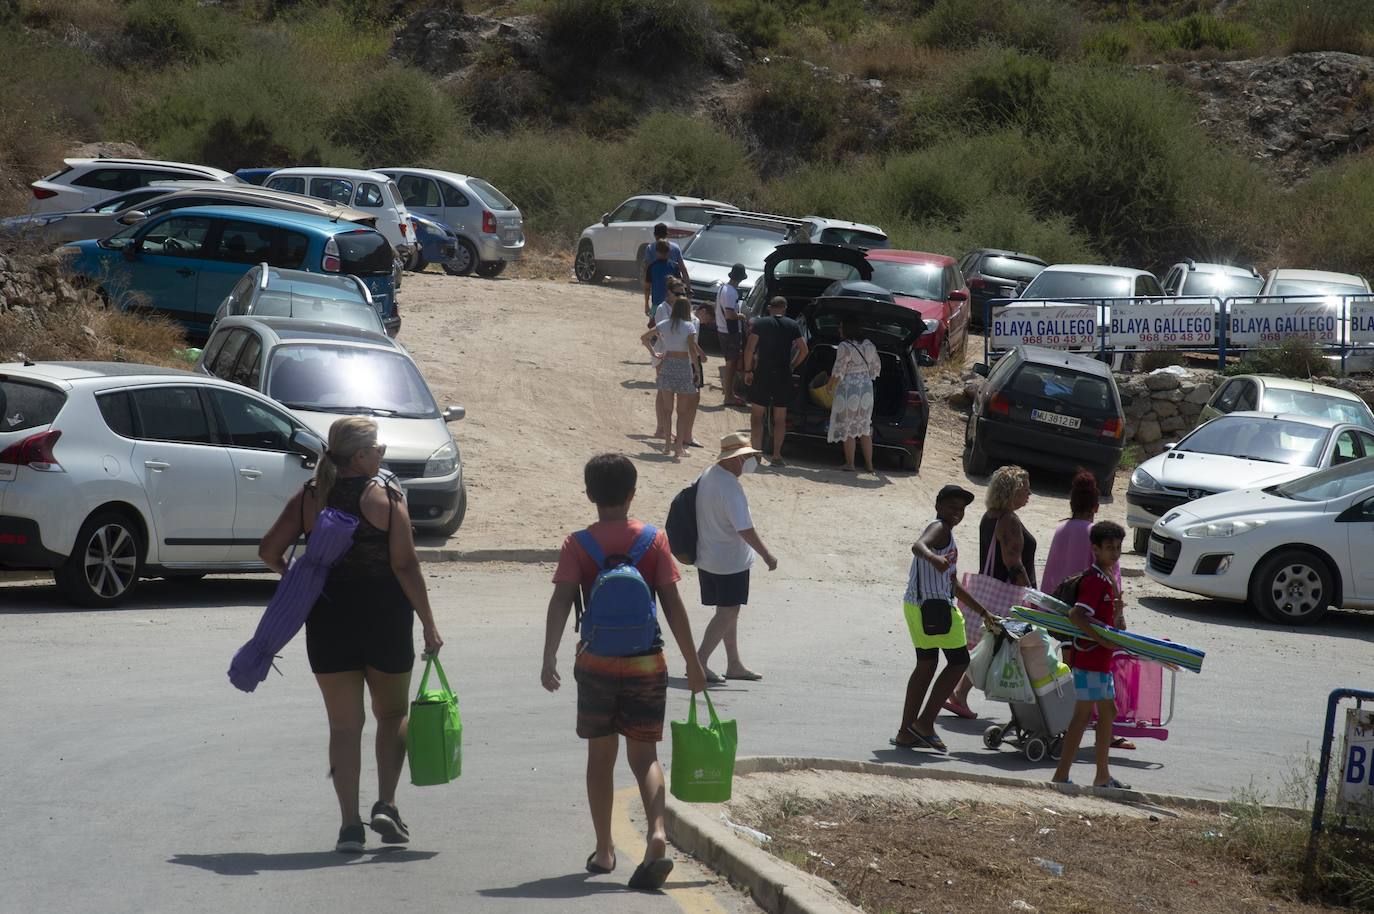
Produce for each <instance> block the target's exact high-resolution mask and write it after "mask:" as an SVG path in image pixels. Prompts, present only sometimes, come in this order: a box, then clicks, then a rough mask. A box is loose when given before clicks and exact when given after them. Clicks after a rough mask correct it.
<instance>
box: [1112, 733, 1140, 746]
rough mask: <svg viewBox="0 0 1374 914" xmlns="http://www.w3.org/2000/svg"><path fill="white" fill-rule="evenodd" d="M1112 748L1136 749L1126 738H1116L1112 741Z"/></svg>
mask: <svg viewBox="0 0 1374 914" xmlns="http://www.w3.org/2000/svg"><path fill="white" fill-rule="evenodd" d="M1112 748H1113V749H1134V748H1135V743H1133V742H1131V741H1130V740H1128V739H1127V738H1126V737H1124V736H1118V737H1115V738H1114V739H1113V740H1112Z"/></svg>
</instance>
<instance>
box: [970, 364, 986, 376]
mask: <svg viewBox="0 0 1374 914" xmlns="http://www.w3.org/2000/svg"><path fill="white" fill-rule="evenodd" d="M973 373H974V374H976V375H978V377H980V378H986V377H987V376H988V366H987V365H986V364H984V363H983V362H974V363H973Z"/></svg>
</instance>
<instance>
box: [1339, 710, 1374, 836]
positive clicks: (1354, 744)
mask: <svg viewBox="0 0 1374 914" xmlns="http://www.w3.org/2000/svg"><path fill="white" fill-rule="evenodd" d="M1336 809H1337V810H1338V811H1339V812H1341V813H1343V814H1346V815H1354V814H1358V813H1364V814H1369V813H1371V812H1374V711H1362V710H1359V709H1357V708H1350V709H1349V710H1347V711H1346V714H1345V752H1344V754H1343V757H1342V762H1341V774H1340V779H1339V782H1338V783H1337V786H1336Z"/></svg>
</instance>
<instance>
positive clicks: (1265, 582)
mask: <svg viewBox="0 0 1374 914" xmlns="http://www.w3.org/2000/svg"><path fill="white" fill-rule="evenodd" d="M1372 551H1374V460H1368V459H1365V460H1353V461H1350V462H1349V463H1343V464H1341V465H1340V466H1333V467H1330V468H1329V469H1325V470H1318V471H1317V472H1315V473H1312V474H1310V475H1308V476H1303V477H1300V478H1298V479H1293V480H1290V481H1288V482H1284V483H1279V484H1278V485H1269V486H1264V487H1263V488H1249V489H1237V490H1235V491H1231V492H1223V493H1222V494H1220V495H1212V496H1210V497H1208V498H1202V499H1199V500H1197V501H1194V502H1189V503H1188V504H1186V505H1184V506H1182V507H1180V508H1176V509H1174V510H1173V511H1170V512H1169V513H1168V514H1166V515H1165V516H1164V517H1163V518H1162V519H1161V520H1160V521H1159V522H1158V523H1156V524H1155V526H1154V529H1153V530H1152V531H1151V533H1150V547H1149V554H1148V558H1147V559H1146V562H1145V573H1146V574H1147V575H1149V576H1150V578H1151V579H1153V580H1155V581H1158V582H1159V583H1160V584H1164V585H1165V586H1167V587H1172V588H1174V589H1175V590H1182V591H1185V592H1187V593H1196V594H1202V595H1203V596H1207V597H1212V598H1213V599H1217V600H1230V601H1233V602H1236V603H1241V602H1245V603H1249V604H1250V606H1251V607H1252V608H1253V609H1255V610H1256V611H1257V612H1258V613H1259V614H1260V615H1261V616H1263V617H1264V618H1265V619H1268V620H1269V621H1270V622H1276V623H1279V624H1282V625H1311V624H1313V623H1316V622H1319V621H1320V620H1321V618H1322V617H1323V616H1325V615H1326V613H1327V610H1328V607H1331V606H1337V607H1348V608H1355V609H1371V608H1374V577H1372V576H1371V575H1370V574H1369V573H1368V571H1367V569H1368V567H1369V565H1368V562H1369V555H1370V553H1371V552H1372Z"/></svg>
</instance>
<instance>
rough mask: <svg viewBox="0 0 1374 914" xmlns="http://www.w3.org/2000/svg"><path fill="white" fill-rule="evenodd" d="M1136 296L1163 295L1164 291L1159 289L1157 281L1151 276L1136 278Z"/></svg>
mask: <svg viewBox="0 0 1374 914" xmlns="http://www.w3.org/2000/svg"><path fill="white" fill-rule="evenodd" d="M1135 294H1136V295H1142V296H1145V295H1163V294H1164V290H1163V289H1161V288H1160V287H1159V280H1158V279H1155V278H1154V277H1153V276H1137V277H1136V278H1135Z"/></svg>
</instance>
